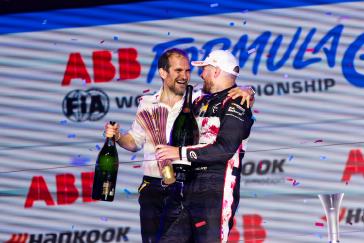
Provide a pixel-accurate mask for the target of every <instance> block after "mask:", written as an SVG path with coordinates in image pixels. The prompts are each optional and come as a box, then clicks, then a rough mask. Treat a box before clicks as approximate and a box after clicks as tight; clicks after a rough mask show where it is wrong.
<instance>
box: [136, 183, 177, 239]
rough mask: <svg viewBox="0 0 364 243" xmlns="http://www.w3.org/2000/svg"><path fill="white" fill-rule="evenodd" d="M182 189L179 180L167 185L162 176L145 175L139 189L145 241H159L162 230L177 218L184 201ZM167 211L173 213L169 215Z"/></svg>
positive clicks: (141, 225)
mask: <svg viewBox="0 0 364 243" xmlns="http://www.w3.org/2000/svg"><path fill="white" fill-rule="evenodd" d="M181 190H182V184H180V183H178V182H176V183H174V184H172V185H169V186H167V185H164V184H163V183H162V179H161V178H156V177H150V176H144V177H143V182H142V183H141V185H140V186H139V189H138V191H139V200H138V201H139V205H140V228H141V234H142V241H143V243H155V242H158V241H159V239H160V237H161V235H162V232H165V231H166V230H167V229H168V228H169V227H170V225H171V224H172V223H173V222H174V221H175V220H176V219H177V217H178V216H179V214H180V211H179V208H180V205H181V201H182V198H181ZM171 212H173V213H174V215H173V214H172V213H171ZM167 213H168V214H169V213H171V214H170V215H169V216H168V217H167V215H166V214H167Z"/></svg>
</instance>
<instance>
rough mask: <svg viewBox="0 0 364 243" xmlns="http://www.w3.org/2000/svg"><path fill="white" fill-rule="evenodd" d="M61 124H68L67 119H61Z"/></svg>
mask: <svg viewBox="0 0 364 243" xmlns="http://www.w3.org/2000/svg"><path fill="white" fill-rule="evenodd" d="M59 124H61V125H67V120H61V121H59Z"/></svg>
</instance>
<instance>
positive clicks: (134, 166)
mask: <svg viewBox="0 0 364 243" xmlns="http://www.w3.org/2000/svg"><path fill="white" fill-rule="evenodd" d="M140 167H142V166H141V165H133V168H140Z"/></svg>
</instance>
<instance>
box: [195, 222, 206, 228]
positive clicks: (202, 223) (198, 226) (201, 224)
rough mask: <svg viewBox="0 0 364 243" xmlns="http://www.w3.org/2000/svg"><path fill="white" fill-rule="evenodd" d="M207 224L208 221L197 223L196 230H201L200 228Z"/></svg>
mask: <svg viewBox="0 0 364 243" xmlns="http://www.w3.org/2000/svg"><path fill="white" fill-rule="evenodd" d="M205 224H206V221H201V222H197V223H196V224H195V227H196V228H200V227H202V226H204V225H205Z"/></svg>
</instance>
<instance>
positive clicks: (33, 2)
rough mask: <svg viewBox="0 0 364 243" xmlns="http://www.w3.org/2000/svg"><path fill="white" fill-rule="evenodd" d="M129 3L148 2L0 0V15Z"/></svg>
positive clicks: (139, 0) (138, 0)
mask: <svg viewBox="0 0 364 243" xmlns="http://www.w3.org/2000/svg"><path fill="white" fill-rule="evenodd" d="M149 1H151V0H149ZM131 2H148V0H93V1H92V0H0V15H4V14H11V13H24V12H38V11H46V10H52V9H66V8H83V7H92V6H99V5H107V4H122V3H131Z"/></svg>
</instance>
